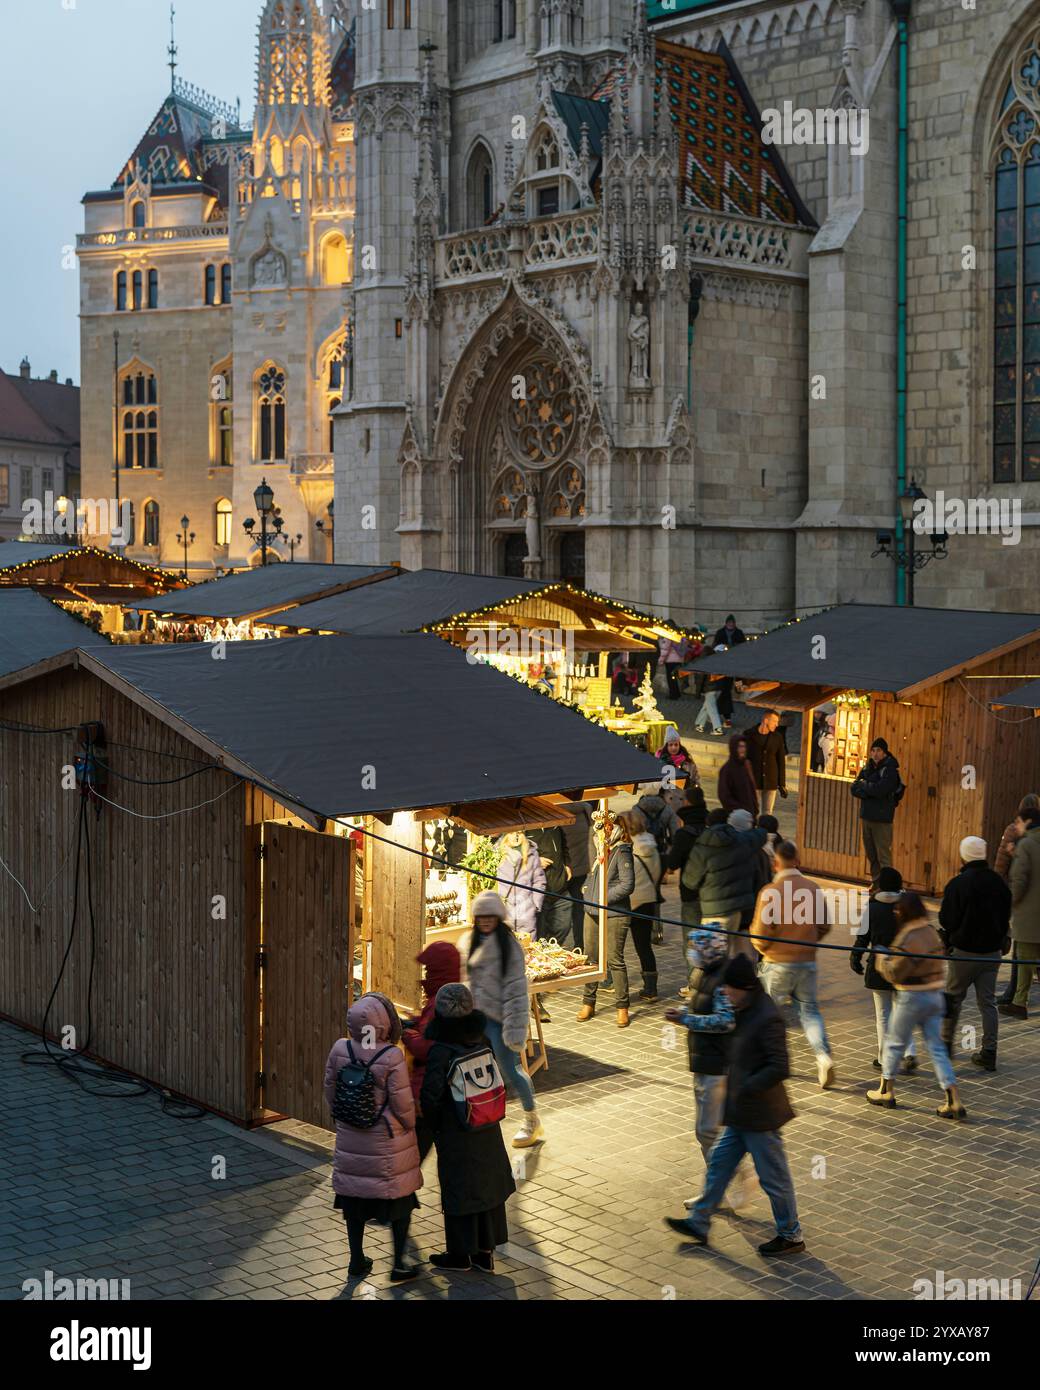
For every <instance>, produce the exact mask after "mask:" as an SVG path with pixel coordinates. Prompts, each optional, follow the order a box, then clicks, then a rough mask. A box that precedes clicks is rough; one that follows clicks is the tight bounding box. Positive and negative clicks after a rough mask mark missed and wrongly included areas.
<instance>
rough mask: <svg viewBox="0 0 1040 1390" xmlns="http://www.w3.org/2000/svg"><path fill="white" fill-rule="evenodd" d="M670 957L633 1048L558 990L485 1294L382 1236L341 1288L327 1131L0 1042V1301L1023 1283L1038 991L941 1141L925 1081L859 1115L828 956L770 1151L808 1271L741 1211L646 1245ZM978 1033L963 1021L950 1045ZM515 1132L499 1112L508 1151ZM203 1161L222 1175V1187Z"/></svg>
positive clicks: (1039, 1142) (864, 1076)
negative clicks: (56, 1284)
mask: <svg viewBox="0 0 1040 1390" xmlns="http://www.w3.org/2000/svg"><path fill="white" fill-rule="evenodd" d="M673 911H674V910H673ZM675 915H677V914H675ZM842 932H844V929H842ZM667 938H668V939H667V944H666V945H665V946H664V947H663V948H661V950H660V957H661V963H662V966H663V971H662V991H663V992H662V1002H661V1003H660V1004H658V1005H655V1006H653V1007H645V1006H644V1007H636V1008H635V1009H634V1010H633V1022H632V1026H631V1027H630V1028H629V1029H628V1030H627V1031H622V1030H619V1029H618V1028H617V1027H616V1026H615V1023H614V1018H613V1008H612V996H611V995H609V994H605V993H601V995H600V1010H601V1011H600V1013H599V1015H598V1016H597V1017H596V1018H595V1019H594V1020H593V1021H592V1022H591V1023H587V1024H584V1025H579V1024H577V1023H576V1022H574V1021H573V1019H574V1014H575V1012H576V1010H577V1007H578V1003H579V999H578V995H577V992H576V991H568V992H566V993H561V994H556V995H553V996H548V997H547V1000H546V1002H547V1003H548V1005H549V1008H550V1011H551V1013H552V1015H553V1022H552V1023H550V1024H547V1025H546V1027H545V1033H546V1039H547V1042H548V1045H549V1048H550V1068H549V1071H548V1072H544V1071H543V1072H541V1073H539V1075H538V1076H537V1078H536V1084H537V1089H538V1093H539V1103H540V1107H541V1109H542V1111H543V1114H544V1120H545V1127H546V1131H547V1134H548V1142H547V1143H546V1144H545V1145H544V1146H543V1147H541V1148H540V1149H538V1150H537V1151H530V1152H528V1153H527V1154H526V1155H524V1156H523V1157H524V1158H525V1160H526V1168H525V1171H524V1174H523V1176H522V1178H521V1181H520V1184H519V1192H518V1194H517V1196H516V1197H515V1198H514V1199H513V1200H512V1202H511V1203H510V1215H509V1222H510V1231H511V1240H510V1244H509V1246H508V1247H507V1248H506V1249H505V1251H504V1252H501V1253H500V1258H499V1261H498V1271H499V1272H498V1274H497V1275H496V1276H494V1277H490V1276H489V1277H477V1276H475V1275H468V1274H467V1275H463V1274H456V1275H444V1274H440V1273H434V1272H432V1271H431V1272H429V1273H427V1274H426V1275H424V1277H422V1278H421V1279H419V1280H418V1281H416V1282H415V1283H413V1284H410V1285H406V1286H403V1287H401V1286H394V1287H391V1286H390V1285H389V1283H388V1281H387V1278H386V1273H387V1269H388V1259H387V1255H388V1250H389V1243H388V1241H389V1237H388V1233H387V1232H386V1231H384V1230H383V1229H381V1228H378V1227H370V1228H369V1231H370V1234H369V1238H368V1247H369V1253H370V1254H372V1255H373V1256H374V1257H375V1259H376V1268H375V1272H374V1274H373V1276H372V1277H371V1278H370V1279H369V1280H367V1281H364V1282H359V1281H356V1280H350V1281H347V1278H346V1240H345V1232H344V1230H343V1225H342V1222H341V1220H340V1219H339V1217H338V1214H336V1213H334V1212H333V1210H332V1206H331V1191H330V1188H329V1166H328V1151H327V1147H326V1145H327V1141H328V1137H329V1136H327V1135H326V1134H325V1133H324V1132H323V1131H315V1130H306V1129H304V1128H302V1127H300V1126H296V1125H292V1124H285V1125H282V1126H276V1127H275V1129H274V1131H272V1130H271V1129H268V1130H264V1131H260V1132H257V1133H254V1134H246V1133H244V1132H242V1131H240V1130H237V1129H236V1128H234V1127H233V1126H231V1125H229V1124H226V1123H224V1122H222V1121H218V1120H211V1119H206V1120H203V1121H182V1120H176V1119H173V1118H171V1117H169V1116H166V1115H164V1114H163V1113H162V1111H161V1110H160V1108H159V1106H158V1104H157V1102H156V1101H155V1099H154V1097H148V1098H143V1099H135V1100H100V1099H95V1098H92V1097H90V1096H87V1095H85V1094H84V1093H83V1092H82V1091H81V1090H80V1089H79V1088H78V1087H76V1086H74V1085H73V1084H71V1083H70V1082H68V1081H66V1080H63V1079H62V1078H61V1077H60V1076H58V1075H57V1074H55V1073H54V1072H53V1071H51V1070H50V1069H49V1068H30V1067H27V1066H24V1065H22V1064H21V1062H20V1061H19V1054H20V1053H21V1052H22V1051H24V1050H25V1049H26V1048H27V1047H32V1046H34V1045H35V1040H34V1039H32V1038H30V1037H29V1036H28V1035H27V1034H25V1033H23V1032H21V1031H19V1030H17V1029H15V1028H14V1027H12V1026H10V1025H7V1024H0V1085H2V1087H3V1098H4V1099H3V1106H4V1121H3V1144H2V1148H0V1298H7V1299H13V1298H19V1297H21V1296H22V1284H23V1281H24V1280H27V1279H43V1277H44V1271H46V1270H51V1271H53V1274H54V1277H55V1278H73V1279H75V1278H92V1279H100V1278H113V1279H115V1278H119V1279H129V1280H130V1294H131V1297H134V1298H140V1299H159V1298H174V1299H178V1298H180V1299H183V1298H192V1299H209V1298H225V1297H233V1298H249V1299H281V1298H305V1299H331V1298H368V1299H371V1298H378V1299H387V1298H390V1299H415V1298H419V1299H451V1300H457V1299H489V1298H490V1299H539V1298H568V1299H588V1298H610V1299H661V1298H679V1299H691V1298H714V1299H734V1298H752V1299H761V1298H771V1297H772V1298H787V1299H806V1298H815V1299H819V1298H845V1299H848V1298H852V1299H871V1298H895V1299H908V1298H913V1297H914V1289H913V1285H914V1281H915V1280H917V1279H929V1278H930V1279H934V1278H935V1277H936V1271H938V1270H942V1271H944V1272H945V1277H946V1279H947V1280H949V1279H953V1278H963V1279H969V1278H978V1279H982V1278H986V1279H988V1278H997V1279H1021V1280H1023V1288H1025V1287H1027V1285H1028V1276H1029V1272H1030V1271H1031V1270H1032V1268H1033V1266H1034V1264H1035V1262H1036V1258H1037V1247H1038V1244H1040V1235H1038V1232H1040V1162H1038V1159H1040V1129H1038V1125H1037V1117H1036V1116H1037V1096H1038V1095H1040V987H1038V988H1036V989H1035V990H1034V998H1033V1003H1034V1006H1035V1007H1036V1009H1037V1013H1036V1016H1035V1017H1034V1018H1033V1019H1030V1020H1029V1021H1027V1022H1015V1021H1014V1020H1005V1019H1002V1020H1001V1041H1000V1061H999V1071H998V1072H997V1073H996V1074H994V1075H986V1074H983V1073H980V1072H977V1071H976V1070H975V1069H974V1068H973V1067H971V1066H970V1065H969V1064H967V1062H966V1061H965V1064H964V1066H963V1068H962V1081H963V1093H964V1099H965V1102H966V1104H967V1106H968V1109H969V1112H970V1113H969V1120H968V1122H967V1123H966V1124H963V1125H956V1124H950V1123H947V1122H943V1121H941V1120H939V1119H937V1118H936V1116H935V1114H934V1108H935V1105H936V1104H937V1103H938V1102H939V1101H940V1099H941V1093H940V1091H939V1088H938V1085H937V1083H936V1080H935V1077H934V1074H933V1073H932V1071H931V1068H930V1067H928V1066H927V1065H923V1066H922V1069H921V1072H920V1073H919V1074H918V1076H916V1077H914V1078H909V1079H906V1080H904V1081H903V1082H902V1083H901V1085H900V1087H899V1100H900V1108H899V1109H897V1110H896V1111H878V1110H875V1109H873V1108H871V1107H870V1106H869V1105H867V1103H866V1102H865V1101H864V1099H863V1093H864V1091H865V1090H866V1089H867V1086H868V1085H870V1084H873V1082H874V1078H875V1077H876V1073H875V1072H874V1071H873V1070H872V1069H871V1066H870V1062H871V1058H872V1056H873V1051H874V1030H873V1010H872V1008H871V1006H870V1001H869V998H868V995H867V991H866V990H864V989H863V988H862V982H861V980H860V979H859V977H858V976H854V975H853V974H852V973H851V971H850V970H849V968H848V965H847V958H846V956H845V955H844V954H839V953H837V952H829V953H824V954H823V958H822V967H821V968H822V975H823V983H822V990H821V998H822V1003H823V1008H824V1012H825V1016H826V1019H827V1024H828V1027H829V1029H830V1032H831V1042H832V1046H833V1049H834V1054H835V1059H836V1062H837V1067H838V1085H837V1087H836V1089H835V1090H833V1091H830V1092H827V1093H824V1092H821V1091H820V1090H819V1089H818V1088H817V1086H816V1082H815V1068H814V1066H813V1062H812V1056H811V1054H810V1052H809V1050H808V1048H807V1047H806V1045H805V1043H804V1040H803V1039H802V1037H801V1033H800V1032H799V1031H798V1030H797V1028H795V1030H794V1031H793V1032H792V1035H791V1046H792V1064H793V1071H794V1076H793V1080H792V1082H791V1083H790V1090H791V1094H792V1098H793V1101H794V1104H795V1108H796V1110H797V1112H798V1117H797V1119H796V1120H795V1121H793V1122H792V1123H791V1124H790V1125H789V1126H788V1127H787V1128H786V1129H785V1131H784V1135H785V1138H786V1142H787V1148H788V1154H789V1157H790V1161H791V1165H792V1170H793V1172H794V1175H795V1184H796V1187H797V1192H798V1202H799V1208H800V1215H801V1218H802V1224H803V1226H804V1228H805V1235H806V1241H807V1244H808V1250H807V1253H806V1254H805V1255H802V1256H797V1257H793V1258H788V1259H786V1260H784V1261H780V1262H773V1263H767V1262H766V1261H764V1260H763V1259H762V1258H761V1257H760V1256H759V1255H758V1254H757V1252H756V1250H755V1246H756V1245H757V1244H758V1243H759V1242H761V1241H762V1240H764V1239H768V1238H769V1237H770V1235H771V1234H772V1225H771V1222H770V1220H769V1209H768V1204H767V1203H766V1201H765V1200H764V1199H763V1198H761V1197H760V1198H759V1199H758V1200H757V1202H756V1204H755V1205H754V1207H753V1208H752V1209H751V1211H750V1214H749V1215H748V1216H747V1217H745V1218H744V1219H738V1218H737V1217H735V1216H726V1215H721V1214H720V1215H719V1216H718V1217H717V1218H716V1221H715V1223H714V1225H713V1227H712V1237H711V1238H712V1247H711V1249H709V1250H703V1249H697V1248H693V1247H683V1246H681V1245H680V1243H679V1242H678V1241H677V1240H676V1238H675V1237H674V1236H673V1235H672V1234H671V1233H670V1232H668V1231H667V1230H665V1229H664V1227H663V1225H662V1221H661V1218H662V1216H664V1215H665V1214H676V1215H679V1214H681V1213H682V1205H681V1203H682V1199H683V1198H684V1197H686V1196H688V1195H690V1194H691V1193H693V1192H695V1191H696V1190H697V1188H698V1186H699V1182H700V1177H701V1173H702V1171H703V1165H702V1162H701V1159H700V1156H699V1151H697V1150H695V1147H694V1145H693V1136H692V1126H693V1102H692V1093H691V1084H690V1082H691V1078H690V1074H689V1071H688V1070H687V1063H686V1049H685V1040H684V1038H682V1037H681V1036H678V1035H677V1033H673V1032H672V1031H671V1030H669V1029H668V1027H667V1025H665V1023H664V1020H663V1018H662V1013H663V1010H664V1007H665V993H666V989H670V990H674V989H675V988H677V987H678V985H679V983H680V982H681V978H682V966H681V959H680V951H679V947H678V939H679V932H678V928H675V927H669V928H668V929H667ZM632 979H633V982H634V987H635V988H638V983H639V979H638V972H637V971H635V970H633V974H632ZM975 1023H977V1014H976V1012H975V1009H974V1005H973V1003H971V1002H969V1003H968V1004H967V1005H966V1006H965V1010H964V1014H963V1017H962V1024H967V1025H972V1024H975ZM518 1115H519V1110H518V1109H517V1108H516V1107H515V1106H514V1105H512V1104H511V1106H510V1117H509V1126H510V1128H509V1131H508V1132H509V1133H511V1132H512V1129H513V1126H514V1125H515V1122H516V1120H517V1118H518ZM217 1155H221V1156H223V1157H224V1158H225V1159H226V1161H227V1176H226V1178H224V1179H222V1180H219V1181H218V1180H214V1178H213V1177H212V1176H211V1173H212V1171H213V1160H214V1157H215V1156H217ZM426 1176H427V1186H426V1187H425V1188H424V1189H423V1191H422V1192H421V1194H420V1197H421V1200H422V1209H421V1211H420V1212H417V1213H416V1219H415V1221H414V1223H413V1227H412V1231H413V1236H414V1240H415V1244H416V1246H417V1249H418V1250H419V1251H420V1252H423V1253H429V1252H431V1251H433V1250H436V1249H440V1248H441V1239H440V1232H441V1226H440V1219H439V1215H438V1209H437V1195H436V1165H435V1162H434V1159H433V1156H432V1155H431V1157H430V1159H429V1160H428V1161H427V1164H426Z"/></svg>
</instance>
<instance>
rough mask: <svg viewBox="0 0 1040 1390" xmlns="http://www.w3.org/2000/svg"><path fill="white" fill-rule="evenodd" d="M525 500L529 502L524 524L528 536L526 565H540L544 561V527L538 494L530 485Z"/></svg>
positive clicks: (525, 533)
mask: <svg viewBox="0 0 1040 1390" xmlns="http://www.w3.org/2000/svg"><path fill="white" fill-rule="evenodd" d="M525 501H526V503H527V510H526V516H527V521H526V524H525V526H524V535H525V536H526V538H527V556H526V558H525V560H524V565H525V566H527V565H533V564H535V563H537V564H539V565H540V564H541V563H542V527H541V522H540V521H539V518H538V495H537V493H535V492H534V490H533V489H532V488H531V487H530V485H528V490H527V493H526V494H525Z"/></svg>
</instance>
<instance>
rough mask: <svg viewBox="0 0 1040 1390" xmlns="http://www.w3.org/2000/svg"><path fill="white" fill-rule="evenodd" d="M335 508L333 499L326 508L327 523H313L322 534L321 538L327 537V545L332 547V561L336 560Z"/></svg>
mask: <svg viewBox="0 0 1040 1390" xmlns="http://www.w3.org/2000/svg"><path fill="white" fill-rule="evenodd" d="M335 506H336V499H335V498H333V499H332V501H331V502H330V503H329V505H328V508H327V511H328V514H329V519H328V521H327V522H324V521H316V522H315V523H314V524H315V526H316V527H317V528H318V530H319V531H320V532H321V534H322V535H323V536H328V538H329V545H330V546H331V547H332V558H333V560H335V558H336V512H335Z"/></svg>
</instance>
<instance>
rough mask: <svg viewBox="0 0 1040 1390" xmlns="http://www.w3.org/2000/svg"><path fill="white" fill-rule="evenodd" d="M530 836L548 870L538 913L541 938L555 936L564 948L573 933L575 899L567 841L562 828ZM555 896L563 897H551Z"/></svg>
mask: <svg viewBox="0 0 1040 1390" xmlns="http://www.w3.org/2000/svg"><path fill="white" fill-rule="evenodd" d="M527 834H528V838H529V839H530V840H532V841H533V842H534V844H535V845H536V846H537V848H538V857H539V858H540V859H541V861H542V867H543V868H544V869H545V886H546V888H547V889H548V892H547V893H546V894H545V896H544V897H543V899H542V906H541V908H540V909H539V911H538V935H539V937H541V938H542V940H548V939H549V938H550V937H555V938H556V940H557V941H558V942H559V943H560V945H561V946H564V945H566V943H567V938H568V937H569V936H570V934H571V919H572V915H573V907H574V903H573V900H572V899H571V898H570V897H569V896H567V881H568V879H569V877H570V862H569V859H568V855H567V841H566V839H565V838H564V834H563V829H562V827H560V826H558V825H550V826H542V827H541V829H539V830H529V831H528V832H527ZM553 893H558V894H559V895H560V896H559V897H552V896H551V894H553Z"/></svg>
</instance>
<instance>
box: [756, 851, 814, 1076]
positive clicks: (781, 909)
mask: <svg viewBox="0 0 1040 1390" xmlns="http://www.w3.org/2000/svg"><path fill="white" fill-rule="evenodd" d="M774 864H775V866H776V868H775V873H774V876H773V881H772V883H767V884H766V885H765V887H764V888H762V889H760V891H759V894H758V898H757V900H756V902H755V915H754V918H753V919H752V922H751V944H752V946H754V948H755V950H756V951H757V952H758V953H759V955H760V956H761V957H762V983H763V985H764V986H765V988H766V992H767V994H768V995H769V997H770V998H771V999H772V1001H773V1003H774V1004H777V1005H778V1006H779V1007H781V1008H782V1007H783V1006H784V1005H785V1004H786V1003H787V1001H788V1000H791V1002H792V1003H793V1004H794V1006H795V1008H796V1009H797V1010H798V1021H799V1022H800V1023H801V1025H802V1032H803V1033H804V1034H805V1039H806V1042H808V1044H809V1046H810V1047H811V1048H812V1050H813V1055H814V1056H815V1058H816V1072H817V1076H818V1077H819V1082H820V1089H821V1090H823V1091H827V1090H830V1088H831V1087H832V1086H833V1085H834V1061H833V1059H832V1057H831V1045H830V1042H829V1041H828V1039H827V1028H826V1025H825V1024H824V1021H823V1015H822V1014H821V1013H820V1006H819V1004H818V1003H817V1002H816V947H817V944H818V943H819V942H820V941H822V940H823V938H824V937H825V936H826V935H827V933H828V932H829V931H830V929H831V925H830V919H829V917H828V913H827V900H826V898H825V897H824V896H823V890H822V889H821V888H820V885H819V884H818V883H816V882H814V880H813V879H811V878H806V876H805V874H803V873H802V872H801V870H800V869H799V867H798V850H797V848H796V846H795V845H794V844H793V843H792V842H791V841H790V840H781V841H780V843H779V844H778V845H777V847H776V850H775V853H774ZM756 932H759V933H760V935H759V936H758V938H757V939H756V936H755V933H756ZM767 937H772V938H775V939H774V940H766V939H765V938H767Z"/></svg>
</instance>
